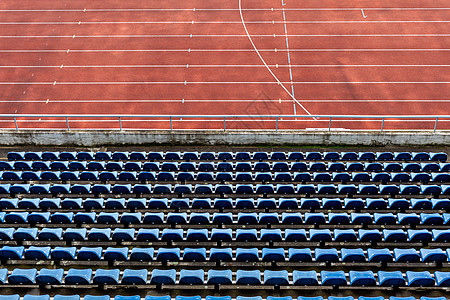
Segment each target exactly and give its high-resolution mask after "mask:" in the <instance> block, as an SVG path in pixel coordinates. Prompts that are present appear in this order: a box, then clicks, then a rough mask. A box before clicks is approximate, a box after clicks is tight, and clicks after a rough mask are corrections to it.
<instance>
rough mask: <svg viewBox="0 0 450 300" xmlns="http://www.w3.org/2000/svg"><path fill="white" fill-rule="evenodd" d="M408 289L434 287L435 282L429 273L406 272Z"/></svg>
mask: <svg viewBox="0 0 450 300" xmlns="http://www.w3.org/2000/svg"><path fill="white" fill-rule="evenodd" d="M406 279H407V280H408V286H409V287H422V286H434V285H435V281H434V279H433V277H432V276H431V274H430V272H429V271H421V272H414V271H406Z"/></svg>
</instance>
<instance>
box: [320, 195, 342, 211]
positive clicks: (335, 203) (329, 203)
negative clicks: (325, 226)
mask: <svg viewBox="0 0 450 300" xmlns="http://www.w3.org/2000/svg"><path fill="white" fill-rule="evenodd" d="M322 208H323V209H330V210H332V209H339V208H342V201H341V199H339V198H324V199H322Z"/></svg>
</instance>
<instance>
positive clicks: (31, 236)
mask: <svg viewBox="0 0 450 300" xmlns="http://www.w3.org/2000/svg"><path fill="white" fill-rule="evenodd" d="M37 233H38V229H37V228H18V229H16V231H15V232H14V233H13V238H14V239H15V240H16V241H35V240H36V238H37Z"/></svg>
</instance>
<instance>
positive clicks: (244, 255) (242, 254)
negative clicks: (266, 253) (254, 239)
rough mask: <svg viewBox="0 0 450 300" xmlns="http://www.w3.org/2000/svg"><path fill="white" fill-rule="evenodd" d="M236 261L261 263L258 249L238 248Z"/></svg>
mask: <svg viewBox="0 0 450 300" xmlns="http://www.w3.org/2000/svg"><path fill="white" fill-rule="evenodd" d="M236 261H241V262H242V261H251V262H256V261H259V252H258V248H237V249H236Z"/></svg>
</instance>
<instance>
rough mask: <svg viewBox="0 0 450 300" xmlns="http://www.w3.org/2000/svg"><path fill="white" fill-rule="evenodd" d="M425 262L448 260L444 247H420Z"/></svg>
mask: <svg viewBox="0 0 450 300" xmlns="http://www.w3.org/2000/svg"><path fill="white" fill-rule="evenodd" d="M419 252H420V256H421V258H422V261H423V262H446V261H447V254H446V253H445V251H443V250H442V249H426V248H423V249H420V251H419Z"/></svg>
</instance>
